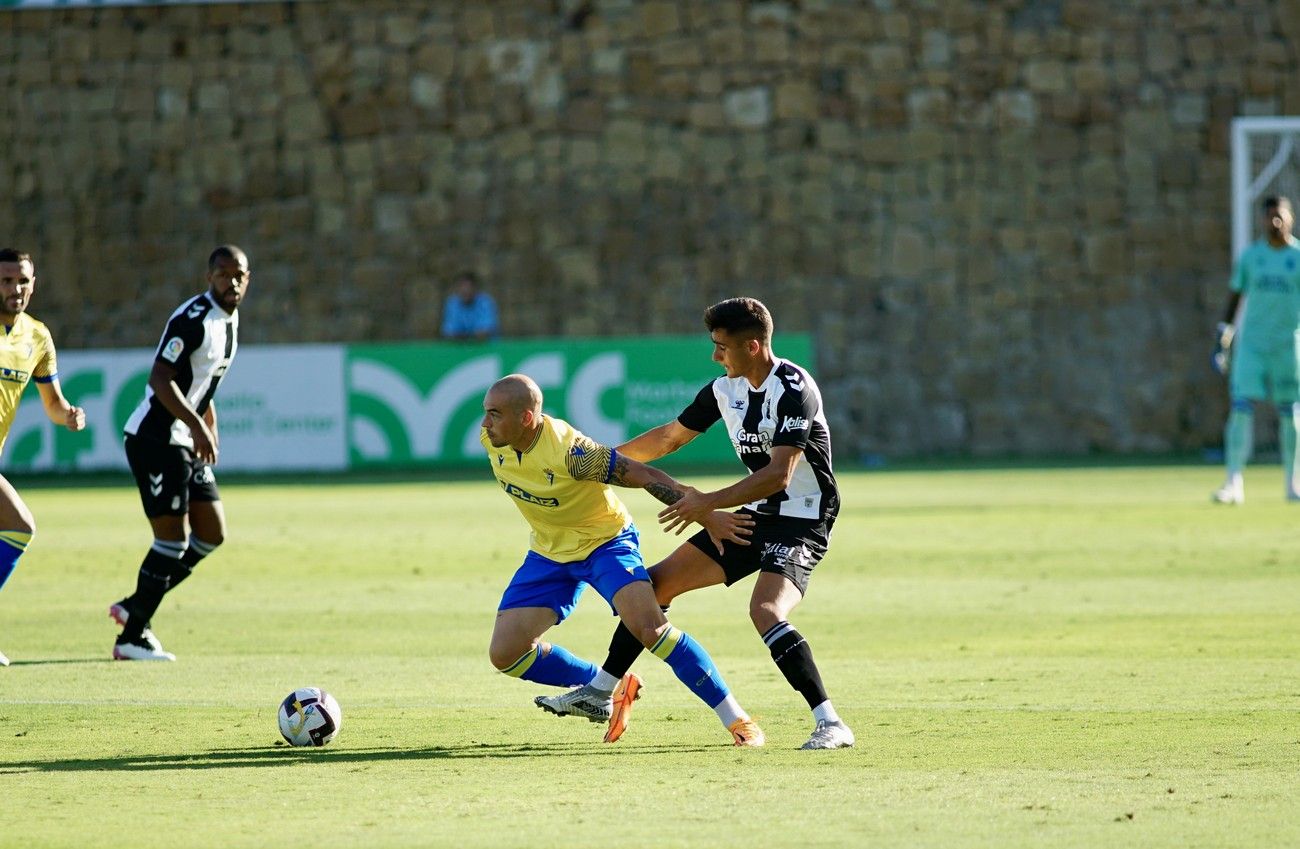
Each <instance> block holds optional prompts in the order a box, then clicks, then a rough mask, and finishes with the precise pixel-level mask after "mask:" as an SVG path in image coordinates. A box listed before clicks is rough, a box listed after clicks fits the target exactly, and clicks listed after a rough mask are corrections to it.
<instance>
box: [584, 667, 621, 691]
mask: <svg viewBox="0 0 1300 849" xmlns="http://www.w3.org/2000/svg"><path fill="white" fill-rule="evenodd" d="M587 686H588V687H590V688H591V689H593V690H595V691H596V692H598V693H605V694H606V695H608V694H611V693H613V692H614V688H615V687H617V686H618V679H617V678H615V677H614V676H613V675H610V674H609V673H608V672H606V671H605V670H603V669H597V670H596V677H595V678H592V679H591V680H590V681H588V682H587Z"/></svg>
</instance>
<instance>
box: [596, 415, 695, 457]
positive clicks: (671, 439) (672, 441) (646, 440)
mask: <svg viewBox="0 0 1300 849" xmlns="http://www.w3.org/2000/svg"><path fill="white" fill-rule="evenodd" d="M699 435H700V433H699V431H696V430H691V429H690V428H688V427H686V426H685V425H683V424H682V423H681V422H679V421H677V420H676V419H673V420H672V421H670V422H668V423H667V424H661V425H659V427H656V428H653V429H651V430H647V431H646V432H645V433H643V434H641V435H640V436H634V437H632V438H631V439H629V440H628V441H627V442H624V443H623V444H622V445H620V446H618V448H616V449H614V450H615V451H617V452H618V453H619V456H621V457H628V458H630V459H632V460H638V461H640V462H642V463H649V462H650V461H651V460H658V459H659V458H660V457H664V456H667V455H668V454H671V453H673V452H674V451H676V450H677V449H679V448H681V447H682V446H683V445H685V444H686V443H688V442H690V441H691V440H692V439H694V438H695V437H697V436H699Z"/></svg>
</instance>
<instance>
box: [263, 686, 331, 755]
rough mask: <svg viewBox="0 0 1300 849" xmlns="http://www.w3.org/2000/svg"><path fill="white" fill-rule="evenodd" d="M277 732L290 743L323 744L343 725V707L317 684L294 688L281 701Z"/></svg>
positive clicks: (295, 744)
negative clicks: (278, 729)
mask: <svg viewBox="0 0 1300 849" xmlns="http://www.w3.org/2000/svg"><path fill="white" fill-rule="evenodd" d="M278 713H279V720H280V734H281V735H283V736H284V739H285V740H288V741H289V745H290V746H324V745H325V744H326V743H328V742H329V741H331V740H333V739H334V735H335V734H338V733H339V728H340V727H341V726H342V725H343V710H342V709H341V708H340V707H339V703H338V702H336V701H335V700H334V697H333V696H331V695H330V694H329V693H327V692H325V691H324V690H322V689H320V688H319V687H303V688H302V689H299V690H294V691H293V692H292V693H290V694H289V695H288V696H286V697H285V699H284V701H282V702H280V710H279V711H278Z"/></svg>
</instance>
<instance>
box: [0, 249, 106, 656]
mask: <svg viewBox="0 0 1300 849" xmlns="http://www.w3.org/2000/svg"><path fill="white" fill-rule="evenodd" d="M35 291H36V267H35V265H33V263H32V258H31V256H30V255H29V254H26V253H23V252H22V251H18V250H15V249H13V248H3V249H0V323H3V324H4V331H5V332H4V338H3V339H0V451H2V450H4V442H5V440H6V439H7V438H8V437H9V428H11V427H13V423H14V415H15V414H16V413H17V412H18V402H19V401H20V400H22V397H23V390H24V389H26V388H27V383H28V381H33V380H34V381H36V387H37V389H39V390H40V393H41V404H42V405H43V406H44V407H45V414H46V415H47V416H49V417H50V421H52V422H54V423H55V424H58V425H63V426H64V427H66V428H67V429H68V430H71V431H78V430H81V429H82V428H84V427H85V426H86V414H85V412H84V411H83V410H82V409H81V408H80V407H74V406H72V405H71V404H69V403H68V399H66V398H64V397H63V390H62V389H60V388H59V377H58V365H57V361H56V359H55V356H54V339H53V338H52V337H51V336H50V331H49V330H48V329H46V327H45V325H44V324H41V323H40V322H39V321H37V320H36V319H34V318H32V317H31V316H30V315H28V314H27V305H28V304H30V303H31V300H32V294H33V293H34V292H35ZM35 533H36V520H35V519H34V518H32V511H31V510H29V509H27V505H26V504H24V503H23V499H22V497H21V496H19V495H18V490H16V489H14V487H13V484H11V483H9V481H7V480H6V479H5V478H4V476H3V475H0V588H3V587H4V585H5V581H7V580H9V576H10V575H11V574H13V571H14V567H15V566H17V565H18V558H20V557H22V556H23V552H24V551H26V550H27V546H28V544H29V543H30V542H31V541H32V536H33V535H34V534H35ZM8 665H9V658H7V657H5V656H4V654H0V666H8Z"/></svg>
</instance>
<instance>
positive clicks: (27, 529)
mask: <svg viewBox="0 0 1300 849" xmlns="http://www.w3.org/2000/svg"><path fill="white" fill-rule="evenodd" d="M5 530H7V531H15V532H17V533H20V534H27V535H28V536H35V535H36V517H35V516H33V515H32V514H31V513H30V512H28V511H27V510H19V511H18V514H17V517H16V518H15V519H14V520H13V527H12V528H5Z"/></svg>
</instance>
